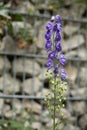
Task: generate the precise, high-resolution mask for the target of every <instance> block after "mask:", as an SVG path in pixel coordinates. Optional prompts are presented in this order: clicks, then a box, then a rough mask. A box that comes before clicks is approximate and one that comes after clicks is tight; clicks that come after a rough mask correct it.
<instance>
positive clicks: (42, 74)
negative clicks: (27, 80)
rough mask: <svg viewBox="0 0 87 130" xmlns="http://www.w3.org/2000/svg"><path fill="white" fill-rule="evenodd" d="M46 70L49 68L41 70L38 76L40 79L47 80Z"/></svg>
mask: <svg viewBox="0 0 87 130" xmlns="http://www.w3.org/2000/svg"><path fill="white" fill-rule="evenodd" d="M46 72H47V68H42V71H41V73H40V75H39V76H38V78H39V80H40V81H45V80H46V79H47V78H46Z"/></svg>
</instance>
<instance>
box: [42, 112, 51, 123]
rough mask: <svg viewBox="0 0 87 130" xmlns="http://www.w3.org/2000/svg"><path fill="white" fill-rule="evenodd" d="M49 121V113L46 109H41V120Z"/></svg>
mask: <svg viewBox="0 0 87 130" xmlns="http://www.w3.org/2000/svg"><path fill="white" fill-rule="evenodd" d="M49 121H50V114H49V111H48V110H45V111H43V113H42V122H43V123H49Z"/></svg>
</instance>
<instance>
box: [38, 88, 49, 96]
mask: <svg viewBox="0 0 87 130" xmlns="http://www.w3.org/2000/svg"><path fill="white" fill-rule="evenodd" d="M48 92H49V89H46V88H43V89H42V90H41V91H39V92H37V94H36V96H37V97H41V96H46V94H47V93H48Z"/></svg>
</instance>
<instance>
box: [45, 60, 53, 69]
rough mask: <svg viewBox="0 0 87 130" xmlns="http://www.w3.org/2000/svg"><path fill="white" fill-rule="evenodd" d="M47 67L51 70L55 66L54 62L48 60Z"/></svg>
mask: <svg viewBox="0 0 87 130" xmlns="http://www.w3.org/2000/svg"><path fill="white" fill-rule="evenodd" d="M46 66H47V68H48V69H51V68H52V66H53V61H52V60H51V59H50V60H48V62H47V63H46Z"/></svg>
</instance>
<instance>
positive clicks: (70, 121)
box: [69, 116, 76, 125]
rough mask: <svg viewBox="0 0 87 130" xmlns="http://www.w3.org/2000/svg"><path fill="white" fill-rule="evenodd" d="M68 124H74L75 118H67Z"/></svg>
mask: <svg viewBox="0 0 87 130" xmlns="http://www.w3.org/2000/svg"><path fill="white" fill-rule="evenodd" d="M69 123H70V124H72V125H74V124H75V123H76V117H75V116H71V117H70V118H69Z"/></svg>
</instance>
